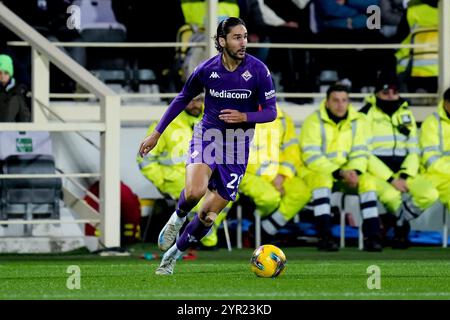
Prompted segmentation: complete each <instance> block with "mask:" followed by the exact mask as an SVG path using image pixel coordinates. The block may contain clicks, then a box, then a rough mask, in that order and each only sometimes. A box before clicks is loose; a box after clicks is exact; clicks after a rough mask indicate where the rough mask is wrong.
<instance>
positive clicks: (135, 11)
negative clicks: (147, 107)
mask: <svg viewBox="0 0 450 320" xmlns="http://www.w3.org/2000/svg"><path fill="white" fill-rule="evenodd" d="M112 8H113V10H114V13H115V16H116V18H117V21H118V22H120V23H122V24H123V25H125V27H126V28H127V40H128V41H130V42H174V41H175V40H176V35H177V31H178V30H179V29H180V27H181V26H182V25H183V24H184V17H183V12H182V11H181V6H180V1H178V0H164V1H158V3H157V6H156V5H155V2H154V1H142V0H112ZM126 52H127V55H129V57H130V58H131V60H132V61H131V63H132V64H137V65H138V67H139V69H144V68H148V69H152V70H153V71H154V73H155V75H156V79H157V82H158V84H159V86H160V90H161V91H163V92H170V91H172V92H173V90H172V89H171V88H170V85H171V83H170V72H169V71H170V70H171V68H172V66H173V63H174V56H175V50H174V49H173V48H136V49H127V51H126Z"/></svg>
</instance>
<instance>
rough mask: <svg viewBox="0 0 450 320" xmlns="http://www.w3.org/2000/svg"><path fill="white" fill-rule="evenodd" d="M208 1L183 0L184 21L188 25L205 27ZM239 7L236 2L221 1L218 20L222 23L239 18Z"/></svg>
mask: <svg viewBox="0 0 450 320" xmlns="http://www.w3.org/2000/svg"><path fill="white" fill-rule="evenodd" d="M206 8H207V7H206V1H204V0H181V9H182V10H183V15H184V20H185V22H186V23H188V24H195V25H197V26H199V27H202V28H203V27H204V25H205V19H206ZM239 13H240V11H239V5H238V3H237V1H236V0H219V3H218V12H217V15H218V20H219V21H222V20H224V19H226V18H229V17H239Z"/></svg>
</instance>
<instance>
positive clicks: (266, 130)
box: [247, 106, 302, 181]
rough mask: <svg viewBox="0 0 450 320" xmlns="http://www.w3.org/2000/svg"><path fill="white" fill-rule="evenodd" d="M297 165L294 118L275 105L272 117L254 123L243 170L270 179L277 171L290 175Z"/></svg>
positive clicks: (297, 148)
mask: <svg viewBox="0 0 450 320" xmlns="http://www.w3.org/2000/svg"><path fill="white" fill-rule="evenodd" d="M301 167H302V164H301V159H300V148H299V143H298V139H297V136H296V133H295V126H294V122H293V121H292V118H291V117H290V116H289V115H288V114H286V113H285V112H283V111H282V110H281V109H280V108H279V107H278V106H277V119H275V121H272V122H267V123H259V124H257V125H256V129H255V135H254V137H253V142H252V145H251V147H250V155H249V160H248V166H247V172H248V173H251V174H254V175H257V176H262V177H263V178H264V179H266V180H267V181H272V180H273V179H275V177H276V175H277V174H282V175H284V176H286V177H289V178H291V177H293V176H295V175H296V174H297V173H301Z"/></svg>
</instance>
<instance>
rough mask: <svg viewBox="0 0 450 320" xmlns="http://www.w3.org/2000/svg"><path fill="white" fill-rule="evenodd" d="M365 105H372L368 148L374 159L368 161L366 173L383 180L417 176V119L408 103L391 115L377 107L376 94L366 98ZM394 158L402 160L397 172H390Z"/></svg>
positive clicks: (369, 117)
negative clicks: (396, 176)
mask: <svg viewBox="0 0 450 320" xmlns="http://www.w3.org/2000/svg"><path fill="white" fill-rule="evenodd" d="M366 102H367V103H369V104H370V105H371V107H370V108H369V111H368V112H367V116H366V119H367V122H368V124H369V127H368V130H369V136H370V140H369V147H370V149H371V153H372V155H374V156H375V157H371V158H370V161H369V172H370V173H372V174H374V175H376V176H378V177H379V178H381V179H383V180H387V179H389V178H390V177H392V176H393V175H394V174H401V173H404V174H407V175H408V176H411V177H414V176H416V175H417V173H418V171H419V165H420V149H419V141H418V139H417V124H416V120H415V118H414V115H413V113H412V111H411V110H410V109H409V105H408V102H407V101H405V102H404V103H403V104H402V105H401V106H400V107H399V108H398V110H397V111H395V112H394V113H393V114H392V116H389V115H388V114H386V113H384V112H383V111H382V110H381V109H380V108H378V107H377V105H376V97H375V95H370V96H368V97H367V98H366ZM407 131H408V133H407ZM383 157H389V158H384V159H383ZM391 157H392V158H391ZM375 158H377V159H375ZM394 158H401V159H398V160H399V162H400V161H401V168H400V170H399V171H398V172H393V171H392V170H391V168H390V166H389V163H388V161H389V160H391V159H394ZM380 159H383V160H384V161H385V162H383V161H382V160H380ZM378 160H379V161H378Z"/></svg>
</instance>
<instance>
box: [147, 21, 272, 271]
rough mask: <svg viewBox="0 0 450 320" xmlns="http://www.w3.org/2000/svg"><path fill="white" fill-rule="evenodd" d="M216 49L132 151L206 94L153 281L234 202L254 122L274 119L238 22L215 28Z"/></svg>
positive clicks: (152, 141) (268, 83) (264, 78)
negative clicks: (196, 208) (188, 217)
mask: <svg viewBox="0 0 450 320" xmlns="http://www.w3.org/2000/svg"><path fill="white" fill-rule="evenodd" d="M215 45H216V48H217V49H218V51H219V54H218V55H216V56H214V57H213V58H211V59H209V60H207V61H205V62H203V63H202V64H200V65H199V66H198V67H197V68H196V69H195V70H194V72H193V73H192V75H191V76H190V77H189V79H188V80H187V82H186V84H185V85H184V87H183V89H182V91H181V92H180V94H178V96H177V97H176V98H175V99H174V100H173V101H172V103H171V104H170V106H169V108H168V110H167V111H166V112H165V114H164V115H163V117H162V119H161V121H160V122H159V124H158V126H157V127H156V128H155V130H154V131H153V132H152V133H151V134H150V135H149V136H147V137H146V138H145V139H144V140H143V142H142V143H141V146H140V150H139V152H140V154H141V155H145V154H147V153H148V152H150V151H151V150H152V149H153V148H154V147H155V146H156V144H157V143H158V139H159V137H160V135H161V134H162V133H163V131H164V129H165V128H166V127H167V125H168V124H169V123H170V122H171V121H172V120H173V119H174V118H175V117H176V116H177V115H178V114H179V113H181V112H182V111H183V110H184V108H185V107H186V106H187V104H188V103H189V102H190V101H191V100H192V98H193V97H195V96H196V95H198V94H199V93H201V92H203V90H204V91H205V110H204V116H203V118H202V120H201V121H200V122H199V123H198V124H197V125H196V126H195V128H194V134H193V137H192V140H191V143H190V147H189V151H188V152H189V155H188V160H187V164H186V184H185V188H184V190H183V191H182V192H181V194H180V198H179V201H178V204H177V209H176V211H175V212H174V213H173V214H172V216H171V217H170V219H169V221H168V222H167V224H166V225H165V226H164V227H163V229H162V231H161V233H160V235H159V237H158V245H159V247H160V248H161V249H162V250H167V249H168V250H167V252H166V253H165V254H164V256H163V258H162V261H161V264H160V266H159V268H158V269H157V270H156V274H160V275H165V274H172V273H173V269H174V266H175V263H176V260H177V259H178V257H180V256H181V255H182V253H183V251H185V250H186V249H188V247H189V246H190V243H191V242H193V241H198V240H200V239H202V238H203V237H204V236H205V235H206V234H207V233H208V231H209V229H210V228H211V226H212V224H213V223H214V220H215V219H216V217H217V214H218V213H219V212H220V211H221V210H222V209H223V208H224V207H225V206H226V205H227V204H228V202H229V201H234V200H235V199H236V195H237V191H238V188H239V183H240V181H241V179H242V177H243V175H244V173H245V170H246V167H247V160H248V154H249V145H250V143H251V141H252V139H253V134H254V128H255V123H263V122H271V121H273V120H275V119H276V117H277V111H276V106H275V102H276V101H275V100H276V99H275V89H274V86H273V81H272V77H271V75H270V72H269V70H268V69H267V67H266V66H265V65H264V64H263V63H262V62H261V61H259V60H258V59H256V58H255V57H253V56H251V55H249V54H247V53H246V45H247V29H246V27H245V23H244V21H242V20H241V19H239V18H234V17H231V18H228V19H226V20H223V21H222V22H220V23H219V25H218V27H217V34H216V36H215ZM259 106H260V108H261V110H259ZM203 197H205V199H204V202H203V205H202V206H201V208H200V210H199V212H198V214H197V215H196V216H195V217H194V219H192V221H191V222H189V224H188V225H187V226H186V228H185V230H184V231H183V233H182V234H181V235H180V236H179V238H178V239H177V241H176V243H175V244H174V241H175V239H176V236H177V234H178V232H179V230H180V228H181V226H182V225H183V223H184V222H185V219H186V215H187V213H188V212H189V211H190V210H191V209H192V208H193V207H194V206H195V205H196V204H197V203H198V202H199V201H200V199H202V198H203Z"/></svg>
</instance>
